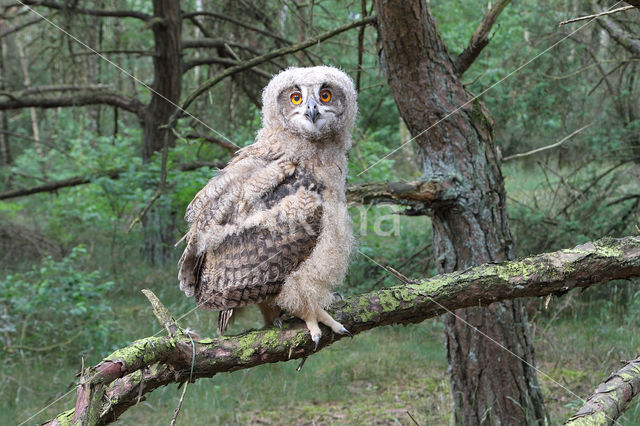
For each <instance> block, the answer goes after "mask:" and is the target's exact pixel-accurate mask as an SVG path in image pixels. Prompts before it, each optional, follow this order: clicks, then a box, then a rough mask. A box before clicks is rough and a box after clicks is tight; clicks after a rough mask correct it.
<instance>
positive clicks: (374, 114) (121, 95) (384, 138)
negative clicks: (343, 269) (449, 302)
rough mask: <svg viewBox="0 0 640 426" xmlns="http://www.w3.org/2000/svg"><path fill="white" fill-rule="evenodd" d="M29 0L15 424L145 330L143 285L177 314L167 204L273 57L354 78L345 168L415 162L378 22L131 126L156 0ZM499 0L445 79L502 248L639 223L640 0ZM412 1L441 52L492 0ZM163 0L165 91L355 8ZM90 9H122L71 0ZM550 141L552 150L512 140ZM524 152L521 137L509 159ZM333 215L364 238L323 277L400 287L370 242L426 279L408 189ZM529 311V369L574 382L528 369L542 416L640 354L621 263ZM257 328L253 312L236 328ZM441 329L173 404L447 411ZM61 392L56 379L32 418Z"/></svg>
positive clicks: (1, 72) (596, 234)
mask: <svg viewBox="0 0 640 426" xmlns="http://www.w3.org/2000/svg"><path fill="white" fill-rule="evenodd" d="M24 3H26V4H30V5H32V6H33V10H35V11H37V12H38V13H40V14H42V15H41V16H39V15H38V14H36V13H34V12H33V10H31V8H30V7H29V8H27V7H24V6H21V5H20V4H18V3H16V2H12V1H3V2H2V16H1V17H0V49H1V51H0V181H1V182H2V187H1V188H0V199H2V201H1V202H0V262H1V263H0V268H1V273H0V345H1V346H2V351H1V352H0V360H1V361H2V365H3V369H2V370H1V371H0V412H2V413H3V418H6V419H7V421H8V422H9V423H19V422H21V421H23V420H26V419H27V418H28V417H29V416H30V415H32V414H34V413H36V412H38V411H39V410H40V409H41V408H43V407H44V406H46V405H48V404H49V403H51V402H52V401H55V400H57V399H58V398H59V397H60V396H62V395H65V394H67V393H68V391H69V390H70V389H72V388H73V386H74V383H75V382H74V378H75V374H76V373H77V372H78V371H79V370H80V368H81V366H82V365H92V364H95V363H96V362H97V361H99V360H100V359H102V358H103V357H104V356H105V355H107V354H109V353H110V352H112V351H113V350H115V349H117V348H119V347H122V346H125V345H127V344H128V343H129V342H131V341H133V340H135V339H137V338H140V337H144V336H150V335H153V334H154V333H157V332H158V331H159V326H158V324H157V321H156V320H155V318H154V317H153V315H151V314H150V307H149V305H148V303H147V301H146V299H145V298H144V297H143V296H142V294H141V293H140V290H141V289H143V288H151V289H152V290H153V291H154V292H155V293H156V295H158V297H159V298H160V299H161V300H162V301H163V302H164V303H165V304H166V305H167V307H168V308H169V309H170V311H171V312H173V313H174V314H176V315H182V314H183V313H186V312H189V311H191V310H192V308H193V301H192V300H190V299H187V298H185V297H184V295H183V294H182V293H180V292H179V289H178V284H177V280H176V275H177V273H176V267H175V264H176V262H177V259H178V257H179V254H180V247H178V248H173V243H175V242H176V241H177V240H178V239H179V238H180V237H181V235H182V233H183V232H184V231H185V230H186V227H185V223H184V222H183V220H182V217H181V216H182V213H183V212H184V210H185V207H186V205H187V204H188V202H189V201H190V200H191V199H192V197H193V195H194V194H195V193H196V192H197V191H198V190H199V189H200V188H201V187H202V186H203V185H204V184H205V183H206V182H207V180H208V179H209V178H210V177H211V176H213V175H214V174H215V173H216V170H217V168H218V167H222V166H223V165H224V164H225V162H226V161H228V160H229V158H230V155H231V153H232V152H233V151H234V150H235V149H236V147H235V146H234V145H237V146H244V145H247V144H250V143H251V142H252V141H253V139H254V137H255V132H256V130H257V129H259V128H260V126H261V124H260V93H261V89H262V87H264V85H265V84H266V83H267V82H268V80H269V78H270V76H271V75H272V74H274V73H276V72H278V70H280V69H283V68H286V67H287V66H294V65H295V66H308V65H314V64H330V65H334V66H338V67H340V68H342V69H343V70H345V71H346V72H347V73H348V74H349V75H351V76H352V78H353V79H354V81H355V82H356V84H357V86H358V89H359V108H360V113H359V118H358V122H357V124H356V126H355V128H354V129H353V134H354V148H353V150H352V151H351V154H350V168H349V183H350V184H358V183H364V182H370V181H385V180H387V181H403V180H406V181H413V180H416V179H418V178H420V176H421V170H420V160H419V153H418V151H417V149H416V147H415V146H413V144H412V143H409V144H406V143H405V142H406V141H408V140H409V139H411V136H410V134H409V131H408V130H407V128H406V127H405V125H404V123H403V121H402V119H401V118H400V115H399V113H398V110H397V107H396V104H395V102H394V98H393V97H392V95H391V93H390V89H389V86H388V84H387V81H386V77H385V75H384V73H383V71H382V69H381V66H380V63H379V56H378V53H379V43H378V39H377V33H376V31H375V29H374V28H373V27H372V26H366V25H360V26H356V27H354V28H352V29H349V30H347V31H344V32H341V33H340V34H337V35H335V36H333V37H331V38H327V39H326V40H323V41H321V42H317V43H313V44H311V45H310V46H309V47H307V48H305V49H304V50H303V51H297V52H293V53H291V54H287V55H284V56H279V57H277V58H275V59H273V60H270V61H267V62H264V63H262V64H260V65H258V66H257V67H254V68H252V69H247V70H245V71H242V72H238V73H235V74H233V75H232V76H229V78H225V79H221V80H220V81H219V82H217V84H215V86H213V87H212V88H211V89H210V90H209V91H208V92H207V93H206V94H205V95H204V96H200V97H198V98H196V99H195V100H194V101H193V103H192V104H191V106H190V107H189V108H188V111H189V113H190V114H191V115H187V116H185V117H182V118H181V120H180V121H179V122H178V123H177V124H176V126H175V129H172V130H171V131H169V130H167V129H166V128H164V129H160V130H158V129H149V128H146V127H145V126H144V125H142V124H141V121H144V120H143V118H141V117H145V116H147V115H148V114H151V115H153V114H158V115H160V116H161V115H162V114H165V115H166V114H167V111H162V110H161V109H162V108H156V107H154V106H153V105H154V99H153V97H152V95H151V93H150V92H149V90H148V87H145V85H148V86H151V85H152V84H153V76H154V70H155V69H156V68H154V63H153V57H154V55H158V49H171V48H172V46H171V45H170V43H169V44H168V45H163V46H160V47H159V46H158V45H157V43H156V41H155V40H154V32H153V31H152V28H153V25H155V24H154V22H153V19H152V18H150V17H151V16H152V15H153V13H154V10H153V4H152V2H145V1H134V0H126V1H120V0H118V1H116V0H95V1H87V2H76V3H72V2H69V3H65V2H63V1H60V3H55V2H42V5H40V6H37V5H35V4H36V3H38V2H24ZM494 3H495V2H494ZM498 3H499V2H498ZM507 3H509V2H505V6H506V7H505V8H504V10H503V11H502V13H501V14H500V16H499V18H498V19H497V22H496V24H495V25H494V26H493V28H492V29H491V38H490V43H489V45H488V46H487V47H486V48H484V49H483V50H482V52H481V53H480V56H479V57H478V58H477V59H476V60H475V61H474V62H473V64H472V65H471V67H470V68H469V69H468V70H467V71H466V72H465V74H464V78H463V81H464V83H465V88H466V89H467V91H469V92H470V93H472V94H476V95H478V94H481V98H480V99H481V101H482V102H483V103H484V104H485V106H486V107H487V109H488V111H489V113H490V116H491V118H492V119H493V129H494V138H495V141H496V144H497V145H498V149H499V151H500V153H501V155H502V161H503V168H502V172H503V175H504V178H505V186H506V190H507V198H508V201H507V204H508V211H509V217H510V221H511V230H512V234H513V237H514V248H515V252H516V255H517V256H525V255H530V254H535V253H543V252H548V251H552V250H557V249H560V248H565V247H572V246H575V245H577V244H581V243H584V242H587V241H591V240H595V239H598V238H602V237H607V236H609V237H621V236H627V235H634V234H637V233H638V225H639V223H640V222H639V220H638V218H639V214H640V187H639V184H638V183H639V182H640V167H639V164H640V118H639V114H640V102H638V99H639V92H640V87H639V86H640V84H639V82H638V78H637V75H638V61H640V48H639V47H638V45H639V43H640V42H639V38H638V34H639V32H638V22H639V21H638V16H639V15H638V13H639V12H638V10H628V11H625V12H621V13H620V14H616V15H615V16H610V17H607V18H606V20H605V19H599V20H596V21H581V22H577V23H574V24H570V25H564V26H559V25H558V24H559V23H560V22H561V21H564V20H566V19H569V18H573V17H577V16H581V15H588V14H592V13H597V12H598V11H599V8H603V9H608V8H610V7H612V6H613V5H614V3H612V2H610V3H609V4H604V3H603V4H601V5H598V4H597V3H591V2H585V1H564V2H560V1H530V0H522V1H517V2H513V3H509V4H507ZM428 5H429V9H430V11H431V13H432V14H433V15H434V18H435V20H436V22H437V23H438V30H439V32H440V35H441V36H442V38H443V39H444V40H445V42H446V43H447V46H448V47H449V50H450V54H451V55H452V56H455V55H457V54H459V53H461V52H462V51H463V50H464V48H465V47H466V46H467V44H468V41H469V39H470V38H471V36H472V34H473V33H474V31H475V30H476V28H477V26H478V23H479V22H481V21H482V19H483V16H485V14H486V13H487V11H488V10H490V9H492V7H493V6H495V4H491V3H489V4H487V3H486V2H481V3H479V2H472V1H467V0H458V1H456V2H445V1H440V0H431V1H429V2H428ZM621 5H624V4H623V3H621ZM56 6H59V7H56ZM180 8H181V10H182V12H183V14H182V16H183V18H184V19H182V24H181V25H182V30H181V31H182V33H181V34H182V41H181V46H178V47H176V46H173V48H176V49H179V50H180V51H181V52H182V53H181V55H182V64H181V68H180V69H176V68H175V67H173V68H172V66H171V64H167V68H166V70H165V71H164V72H165V73H166V74H163V75H160V76H157V75H156V76H155V77H156V79H157V80H156V84H161V83H159V82H158V77H160V79H162V81H167V82H171V81H175V79H179V80H180V82H181V84H180V86H181V87H177V88H176V87H173V88H172V87H169V88H166V90H167V93H173V95H177V97H176V101H182V100H183V99H184V98H185V97H186V96H188V95H189V94H190V93H192V91H193V90H195V89H196V88H197V87H199V86H200V85H201V84H202V83H204V82H205V81H206V80H207V79H210V78H211V77H214V76H217V75H220V73H224V72H225V70H227V71H228V70H229V69H231V68H233V67H234V66H237V65H238V64H242V63H244V62H246V61H248V60H250V59H251V58H254V57H257V56H260V55H263V54H266V53H268V52H271V51H275V50H277V49H279V48H283V47H287V46H291V45H295V44H297V43H302V42H304V41H305V40H309V39H311V38H313V37H315V36H317V35H319V34H323V33H325V32H326V31H329V30H332V29H334V28H338V27H341V26H344V25H348V24H350V23H353V22H357V21H360V20H362V19H363V18H366V17H367V16H371V15H372V14H373V10H372V5H371V3H370V2H367V1H362V2H358V1H347V2H342V1H329V0H326V1H323V0H320V1H293V0H291V1H286V0H281V1H258V2H250V1H243V0H240V1H235V2H222V1H221V2H216V1H212V2H202V1H199V0H194V1H182V2H180ZM88 10H89V11H90V10H93V11H96V10H109V11H122V13H120V14H117V13H114V14H112V15H107V16H100V15H98V14H95V13H94V14H91V13H83V12H82V11H84V12H86V11H88ZM131 11H135V13H133V12H132V13H129V14H127V13H125V12H131ZM200 11H207V12H208V13H200V14H199V13H198V12H200ZM136 14H137V15H136ZM189 15H191V16H189ZM147 18H149V19H147ZM610 24H614V25H615V26H616V27H615V28H617V29H618V30H619V31H621V34H623V35H624V36H625V37H626V38H625V37H623V38H620V37H616V36H615V34H618V35H619V34H620V33H616V32H615V31H614V30H612V28H611V26H610ZM576 30H577V31H576ZM68 34H71V35H73V36H75V37H77V38H78V39H79V41H81V42H82V43H86V45H88V46H91V47H92V48H93V49H95V50H96V51H98V52H100V53H101V55H103V56H102V57H99V56H96V55H95V54H94V53H93V52H91V51H90V50H89V49H87V48H86V47H85V46H83V44H81V43H78V41H77V40H74V39H73V38H71V37H69V35H68ZM551 46H554V47H552V48H551V49H550V50H547V49H548V48H550V47H551ZM533 58H535V60H534V61H532V62H530V63H528V61H530V60H531V59H533ZM107 59H108V60H107ZM523 65H524V66H523ZM123 70H126V73H125V72H123ZM170 77H171V78H170ZM505 77H507V78H505ZM172 78H173V80H172ZM503 79H504V80H503ZM140 82H143V83H145V85H143V84H141V83H140ZM153 87H154V88H156V89H157V88H158V86H157V85H153ZM177 103H179V104H180V103H181V102H177ZM171 112H172V111H168V113H169V115H170V114H171ZM167 117H168V116H167ZM154 132H161V133H159V134H162V137H155V138H154ZM163 132H164V133H163ZM167 134H169V135H170V136H168V137H167V136H166V135H167ZM155 135H156V136H157V134H155ZM169 139H170V140H169ZM168 140H169V142H167V141H168ZM154 144H155V145H154ZM550 145H556V146H554V147H552V148H550V149H547V150H544V151H541V152H537V153H529V152H530V151H532V150H536V149H539V148H542V147H548V146H550ZM400 147H401V148H400ZM398 148H400V149H398ZM390 153H391V155H388V154H390ZM523 153H529V154H528V155H524V156H518V155H517V154H523ZM350 211H351V213H352V219H353V223H354V226H353V227H354V232H355V233H356V235H357V236H358V248H359V251H360V253H361V254H358V255H355V256H354V257H353V260H352V265H351V267H350V271H349V275H348V278H347V281H346V283H345V285H344V287H343V288H342V289H341V293H342V294H343V295H344V296H345V297H348V296H349V295H352V294H359V293H363V292H366V291H370V290H373V289H378V288H383V287H387V286H391V285H395V284H397V279H396V277H394V276H393V275H390V274H389V273H388V271H387V270H385V269H383V268H380V267H379V265H377V264H375V263H372V262H371V261H370V260H369V258H371V259H374V260H375V261H376V262H377V263H379V264H381V265H385V266H386V265H388V266H391V267H392V268H394V269H396V270H398V271H400V272H401V273H402V274H403V275H404V276H406V277H409V278H422V277H427V276H431V275H434V274H435V273H436V265H435V261H434V256H433V248H432V229H431V221H430V219H429V217H428V216H427V215H424V214H417V215H416V214H402V213H403V212H405V207H402V206H397V205H375V206H363V205H359V204H355V203H354V205H353V206H351V207H350ZM526 307H527V311H528V314H529V324H530V328H531V335H532V338H533V342H534V346H535V349H536V361H537V364H538V367H539V368H540V370H541V371H543V372H545V373H546V374H548V375H549V376H550V377H552V378H553V379H554V380H555V381H557V382H559V383H561V384H562V385H563V386H564V387H566V388H568V389H570V390H571V391H572V392H573V393H569V392H567V391H566V390H564V389H562V388H559V387H558V386H557V385H556V384H555V383H554V382H552V381H550V380H549V379H548V377H547V376H546V375H540V376H539V381H540V384H541V387H542V393H543V395H544V398H545V403H546V405H547V409H548V410H549V412H550V416H551V420H552V422H553V423H556V422H558V421H561V420H563V419H565V418H566V417H567V416H568V415H570V414H572V413H573V412H575V411H576V410H577V408H579V407H580V406H581V405H582V401H581V400H580V399H579V398H576V396H575V395H576V394H577V395H581V396H583V397H584V396H587V395H589V394H590V393H592V391H593V389H594V388H595V387H596V386H597V384H598V383H600V382H601V381H602V379H603V378H605V377H606V376H607V375H608V374H609V373H610V372H611V371H615V370H617V369H618V368H620V366H621V364H620V361H621V360H628V359H631V358H634V357H635V356H636V355H637V352H638V344H639V338H638V336H637V333H634V332H633V331H634V328H635V327H637V326H638V325H639V324H638V321H639V320H638V318H639V315H638V313H639V312H640V291H638V288H637V280H630V281H620V282H613V283H610V284H609V285H607V286H595V287H593V288H589V289H587V290H586V291H584V292H581V293H578V292H571V293H569V294H567V295H565V296H564V297H562V298H557V299H555V298H554V299H553V300H552V301H551V303H545V301H544V300H538V299H531V300H527V301H526ZM215 320H216V315H214V314H212V313H210V312H205V311H199V310H196V311H195V312H192V313H191V314H190V315H188V316H187V317H185V318H184V319H182V320H181V325H183V326H189V327H190V328H193V329H195V330H197V331H198V332H199V333H201V334H202V335H213V334H214V330H215ZM259 326H260V324H259V321H258V315H256V314H254V313H251V312H249V313H247V314H246V315H245V316H244V317H242V318H240V319H239V320H238V321H237V323H236V324H234V325H233V331H234V332H240V331H242V330H244V329H248V328H256V327H259ZM442 329H443V326H442V323H441V321H440V320H438V319H433V320H427V321H424V322H422V323H420V324H414V325H409V326H406V327H398V326H394V327H384V328H377V329H375V330H371V331H369V332H366V333H363V334H361V335H359V336H357V337H356V338H355V339H353V340H351V341H340V342H338V343H336V344H334V345H333V346H332V347H331V348H329V349H328V350H324V351H321V352H319V353H318V354H317V355H314V356H313V357H311V358H309V360H308V361H307V362H306V364H305V366H304V369H302V371H301V372H296V365H297V363H295V364H294V363H292V362H288V363H279V364H270V365H264V366H260V367H258V368H253V369H249V370H243V371H239V372H234V373H225V374H221V375H218V376H216V377H214V378H213V379H205V380H200V381H198V382H196V384H194V385H192V387H191V386H190V389H189V392H188V393H187V394H186V398H185V400H184V406H183V408H182V413H181V415H180V416H181V417H180V420H181V421H183V422H185V423H187V422H188V423H193V424H199V423H205V422H215V423H248V422H253V423H260V422H265V423H295V422H297V421H300V422H304V423H311V422H313V421H315V422H329V423H333V422H338V423H353V422H367V423H372V422H376V421H378V422H385V423H386V422H391V421H397V422H400V423H405V424H406V423H410V422H412V420H411V417H413V418H415V420H416V421H418V422H419V423H421V424H432V423H448V422H449V423H450V422H451V421H452V420H453V414H452V412H451V395H450V387H449V383H448V374H447V361H446V357H445V350H444V346H443V343H442ZM291 395H295V398H291V397H290V396H291ZM179 398H180V391H178V390H176V387H175V386H169V387H166V388H161V389H159V390H157V391H156V392H155V393H154V394H153V395H149V396H148V399H147V400H145V401H143V402H141V403H140V407H136V408H135V409H132V410H130V411H129V412H127V413H126V414H125V415H123V417H122V418H121V421H122V422H123V423H125V424H127V423H131V424H133V423H140V422H142V423H145V422H148V421H149V420H148V419H150V418H151V417H150V416H154V419H161V420H159V421H164V422H168V421H170V419H171V417H172V415H173V411H174V409H175V406H176V404H177V402H178V399H179ZM73 401H74V394H73V393H70V394H68V395H66V396H65V397H64V398H62V399H60V400H58V401H57V402H56V403H55V404H53V405H51V406H49V407H48V408H47V409H46V410H45V411H44V412H42V413H40V414H39V415H38V416H37V417H36V419H35V420H34V421H36V420H37V421H44V420H47V419H49V418H52V417H54V416H55V415H56V414H58V413H59V412H61V411H63V410H64V409H66V408H68V407H69V406H72V405H73ZM407 412H409V413H410V415H408V414H407ZM639 415H640V409H639V408H638V407H637V405H634V406H632V407H631V408H630V409H629V410H628V411H627V413H626V414H625V416H624V417H623V418H622V419H621V420H620V423H621V424H633V421H632V419H634V418H637V417H638V416H639ZM625 422H627V423H625ZM153 423H155V421H154V422H153Z"/></svg>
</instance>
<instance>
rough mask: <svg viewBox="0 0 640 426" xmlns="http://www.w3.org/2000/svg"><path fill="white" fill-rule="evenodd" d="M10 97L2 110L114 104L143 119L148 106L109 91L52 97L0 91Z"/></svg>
mask: <svg viewBox="0 0 640 426" xmlns="http://www.w3.org/2000/svg"><path fill="white" fill-rule="evenodd" d="M0 96H6V97H8V98H9V99H8V100H5V101H0V110H7V109H22V108H30V107H36V108H58V107H73V106H84V105H97V104H106V105H113V106H116V107H118V108H121V109H123V110H125V111H129V112H132V113H134V114H136V115H137V116H138V117H140V118H141V119H142V118H144V116H145V111H146V106H145V105H144V104H143V103H142V102H140V101H139V100H137V99H135V98H129V97H127V96H124V95H121V94H117V93H109V92H88V93H87V92H80V93H75V94H72V95H58V96H51V97H35V96H20V93H7V92H3V93H0Z"/></svg>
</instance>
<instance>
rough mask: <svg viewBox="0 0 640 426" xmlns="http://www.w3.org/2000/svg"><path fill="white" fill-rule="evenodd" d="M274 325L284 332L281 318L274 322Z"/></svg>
mask: <svg viewBox="0 0 640 426" xmlns="http://www.w3.org/2000/svg"><path fill="white" fill-rule="evenodd" d="M273 325H275V326H276V327H278V328H279V329H280V330H282V320H281V319H280V317H278V318H276V319H274V320H273Z"/></svg>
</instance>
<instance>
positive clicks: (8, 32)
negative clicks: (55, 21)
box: [0, 16, 50, 38]
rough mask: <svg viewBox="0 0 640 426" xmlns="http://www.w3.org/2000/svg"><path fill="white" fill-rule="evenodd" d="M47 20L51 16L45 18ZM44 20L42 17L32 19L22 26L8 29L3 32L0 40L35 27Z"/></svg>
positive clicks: (0, 34)
mask: <svg viewBox="0 0 640 426" xmlns="http://www.w3.org/2000/svg"><path fill="white" fill-rule="evenodd" d="M45 18H50V16H45ZM43 19H44V18H42V17H37V18H35V19H32V20H30V21H26V22H23V23H22V24H20V25H16V26H15V27H11V28H8V29H6V30H4V31H3V32H1V33H0V38H4V37H6V36H8V35H11V34H13V33H16V32H18V31H20V30H23V29H25V28H27V27H30V26H31V25H35V24H37V23H38V22H40V21H42V20H43Z"/></svg>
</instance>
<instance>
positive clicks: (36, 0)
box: [20, 0, 152, 21]
mask: <svg viewBox="0 0 640 426" xmlns="http://www.w3.org/2000/svg"><path fill="white" fill-rule="evenodd" d="M20 3H22V4H23V5H26V6H36V7H40V6H41V7H46V8H49V9H54V10H62V11H64V12H67V13H79V14H81V15H93V16H108V17H114V18H136V19H141V20H143V21H149V20H150V19H151V18H152V16H151V15H147V14H146V13H142V12H137V11H135V10H104V9H83V8H77V7H73V6H71V4H70V3H69V4H60V3H56V2H52V1H40V0H20Z"/></svg>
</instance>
